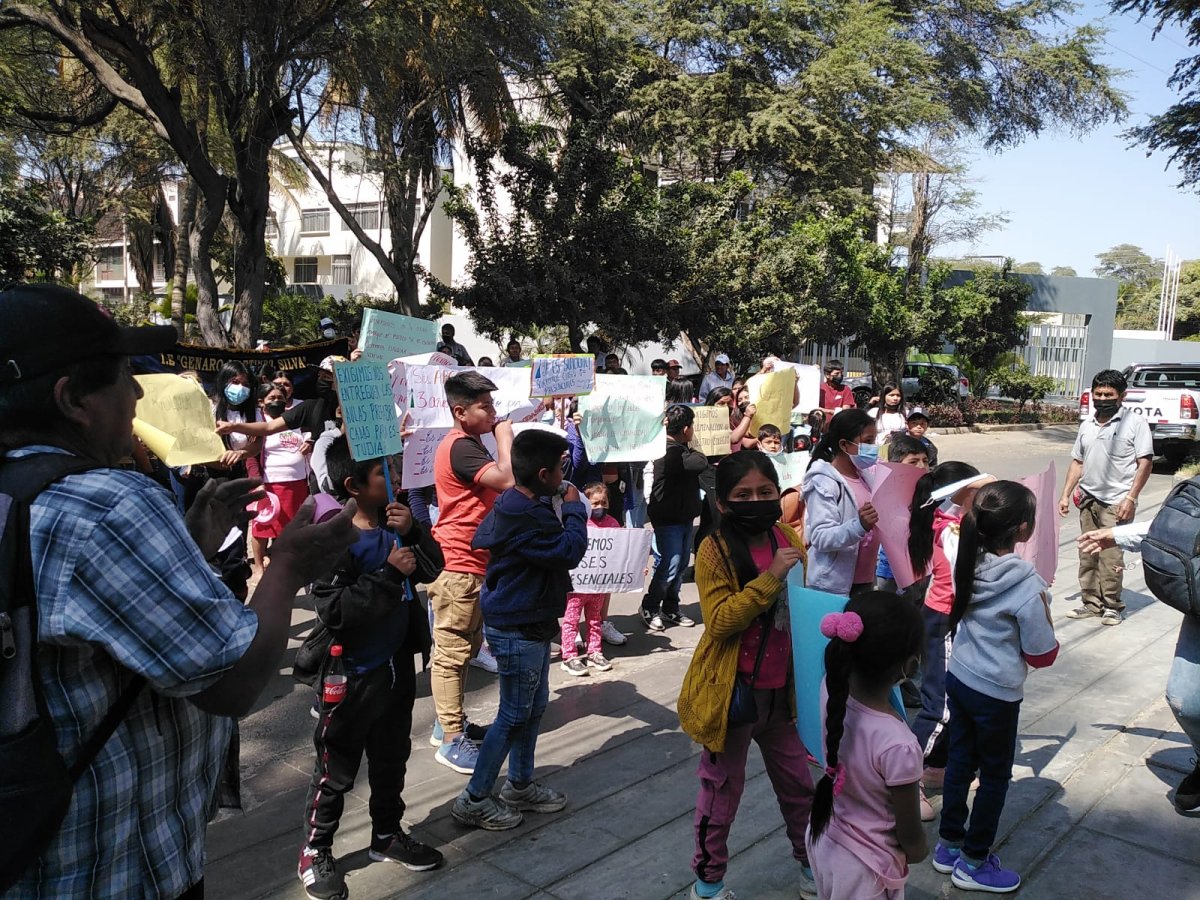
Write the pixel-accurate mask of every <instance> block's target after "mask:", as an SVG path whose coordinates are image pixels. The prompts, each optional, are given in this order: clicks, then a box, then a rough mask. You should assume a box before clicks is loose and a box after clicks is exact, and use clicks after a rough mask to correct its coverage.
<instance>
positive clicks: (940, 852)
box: [929, 841, 962, 875]
mask: <svg viewBox="0 0 1200 900" xmlns="http://www.w3.org/2000/svg"><path fill="white" fill-rule="evenodd" d="M961 852H962V851H961V850H960V849H959V848H958V847H947V846H946V845H945V844H943V843H942V842H941V841H938V842H937V846H936V847H934V848H933V856H931V857H929V861H930V862H931V863H933V867H934V868H935V869H937V870H938V871H939V872H941V873H942V874H943V875H949V874H950V873H951V872H953V871H954V867H955V866H956V865H958V855H959V853H961Z"/></svg>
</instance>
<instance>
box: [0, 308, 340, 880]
mask: <svg viewBox="0 0 1200 900" xmlns="http://www.w3.org/2000/svg"><path fill="white" fill-rule="evenodd" d="M175 341H176V334H175V331H174V329H173V328H170V327H169V326H163V327H160V328H121V327H118V326H117V325H116V323H115V322H113V320H112V319H111V318H110V317H108V316H107V314H105V313H103V312H102V311H101V310H100V308H99V307H98V306H97V305H96V304H95V303H93V302H92V301H91V300H88V299H87V298H86V297H83V296H81V295H79V294H76V293H75V292H74V291H71V290H68V289H66V288H62V287H57V286H53V285H19V286H16V287H12V288H9V289H7V290H5V291H3V292H0V441H2V445H3V450H4V452H5V456H4V459H3V462H2V463H0V487H2V488H3V489H4V490H6V491H11V490H14V489H15V488H16V487H17V486H18V485H22V484H27V482H26V481H23V480H22V479H27V478H28V477H29V475H28V474H23V473H28V471H29V470H28V468H27V467H29V466H32V465H37V464H38V463H40V462H42V461H44V460H45V459H46V457H47V456H54V455H67V456H74V457H77V458H78V460H79V462H80V463H81V464H84V465H91V466H94V468H92V469H90V470H88V471H83V472H77V473H76V474H68V475H66V476H64V477H61V478H59V479H58V481H57V482H56V483H54V484H53V485H52V486H51V487H49V488H47V489H46V490H44V491H42V493H40V494H39V495H37V496H36V497H35V498H33V499H32V501H31V521H30V526H29V530H30V553H31V556H32V564H33V570H34V571H35V572H37V573H38V578H37V638H38V651H37V652H38V657H39V663H40V664H39V665H38V666H37V667H36V671H37V673H38V677H39V678H40V680H41V688H42V691H43V693H44V697H45V703H46V711H47V714H48V716H49V718H50V720H51V722H52V724H53V728H54V733H55V734H56V735H57V743H58V751H59V752H60V753H61V754H62V755H63V756H64V757H65V759H66V760H68V761H70V760H73V759H75V758H76V757H77V756H78V754H79V750H80V744H81V742H82V741H83V740H84V738H83V737H82V736H87V735H91V734H93V733H95V731H96V729H97V726H98V725H99V723H100V721H101V720H102V719H103V718H104V717H105V716H106V714H107V713H108V712H109V710H110V709H111V708H113V706H114V705H115V704H116V703H117V702H118V701H119V699H121V698H122V697H125V696H126V691H127V690H130V685H131V682H132V683H134V684H138V685H140V684H142V682H141V680H140V678H144V679H145V687H144V688H142V689H140V691H138V692H137V693H136V694H135V695H133V696H134V699H133V700H132V705H131V706H130V708H129V710H128V712H127V713H126V714H125V716H124V719H123V721H122V722H121V724H120V727H119V728H118V729H117V730H116V732H115V733H114V734H113V735H112V736H111V737H110V738H109V739H108V740H107V741H106V742H105V744H104V745H103V746H102V747H101V748H100V750H99V752H98V754H97V755H96V757H95V758H94V760H93V761H92V762H91V764H90V765H88V766H87V768H86V770H85V771H84V774H83V776H82V777H81V778H80V779H79V780H78V781H77V782H76V784H75V787H74V793H73V795H72V797H71V802H70V806H69V807H68V809H67V811H66V815H65V818H64V819H63V821H62V824H61V827H60V829H59V831H58V833H57V835H56V836H55V837H54V838H53V839H52V840H51V842H50V844H49V846H48V847H47V848H46V850H45V851H44V852H43V853H42V855H41V856H40V857H38V858H37V859H30V860H29V864H30V868H29V870H28V871H27V872H26V873H25V875H24V876H23V877H22V879H21V880H20V881H18V882H17V884H16V885H14V886H13V887H12V888H11V889H10V891H9V893H8V894H7V895H6V896H10V897H14V898H26V897H30V898H32V897H54V898H56V900H76V898H77V900H90V898H96V897H128V896H151V897H165V898H187V900H193V898H199V897H201V896H202V894H203V878H204V855H205V847H204V844H205V840H204V836H205V821H206V818H207V814H208V808H209V804H210V802H211V800H212V797H213V793H214V790H215V786H216V781H217V776H218V774H219V772H220V769H221V765H222V762H223V760H224V758H225V752H226V747H227V745H228V742H229V733H230V725H231V721H230V718H229V717H236V716H241V715H244V714H245V713H246V712H247V711H249V709H250V707H251V705H252V704H253V703H254V701H255V700H256V698H257V697H258V695H259V694H260V693H261V691H262V690H263V688H264V687H265V686H266V685H267V683H268V682H269V681H270V680H271V679H272V678H274V677H275V676H276V674H277V672H278V670H279V665H280V658H281V656H282V653H283V650H284V648H285V646H286V644H287V639H288V636H289V632H290V630H291V622H292V605H293V600H294V597H295V595H296V593H297V592H298V591H299V590H300V588H301V587H302V586H303V585H304V584H307V583H308V582H310V581H312V580H314V579H315V578H317V577H319V576H320V575H322V574H323V573H324V572H325V571H327V570H328V568H329V566H330V565H331V564H332V563H333V562H334V561H335V560H336V558H337V557H338V556H340V555H341V553H342V552H343V551H344V550H345V548H346V547H347V546H348V545H349V543H350V541H351V540H352V539H353V533H354V529H353V526H352V525H351V524H350V517H349V515H348V514H347V515H342V516H338V517H336V518H334V519H333V520H331V521H329V522H326V523H324V524H321V525H310V524H309V520H310V518H311V511H310V510H309V509H305V510H303V511H302V512H301V514H300V515H299V516H297V519H296V521H294V522H293V524H292V526H291V527H290V528H288V529H287V530H286V531H285V532H284V534H283V536H282V537H281V538H280V540H279V542H278V544H277V546H276V554H275V565H273V566H272V567H271V569H270V571H269V572H268V573H267V574H266V575H264V577H263V580H262V581H261V582H260V583H259V585H258V588H257V590H256V591H255V593H254V596H253V598H252V599H251V601H250V604H249V606H243V605H242V604H241V603H240V602H239V601H238V600H237V599H236V598H235V597H234V596H233V595H232V594H231V593H230V592H229V589H228V588H226V587H225V586H224V585H223V584H221V582H220V581H219V580H218V579H217V577H216V576H215V574H214V573H213V571H212V570H211V569H210V568H209V566H208V564H207V563H206V558H207V557H210V556H212V555H213V554H214V553H215V552H216V550H217V548H218V547H219V546H220V544H221V542H222V540H223V539H224V537H225V535H226V534H227V533H228V531H229V529H230V528H231V527H232V525H233V523H234V521H235V520H236V516H237V515H238V513H240V511H241V508H243V507H244V506H245V504H246V502H247V500H248V499H251V498H249V497H247V493H246V492H247V491H248V490H250V489H252V488H253V482H247V481H240V482H231V483H229V484H226V485H220V484H217V483H215V482H214V483H213V484H212V486H211V487H206V488H205V490H204V491H202V492H201V493H200V495H199V497H198V498H197V502H196V503H195V504H194V505H193V507H192V509H191V511H190V512H189V516H188V523H187V524H186V525H185V522H184V519H183V518H182V517H181V516H180V514H179V512H178V511H177V509H176V507H175V506H174V504H173V503H172V501H171V498H170V497H169V495H168V494H167V493H165V492H164V491H163V490H162V489H161V488H160V487H159V486H158V485H157V484H155V483H154V482H152V481H150V480H149V479H147V478H146V477H144V476H142V475H139V474H137V473H134V472H130V471H125V470H121V469H118V468H116V467H117V466H118V464H119V463H120V462H121V461H122V460H123V459H124V458H126V457H128V456H129V454H130V451H131V448H132V420H133V412H134V407H135V405H136V403H137V401H138V399H139V398H140V397H141V395H142V391H141V389H140V387H139V386H138V384H137V382H136V381H134V379H133V377H132V374H131V372H130V370H129V365H128V358H129V357H130V356H136V355H143V354H151V353H160V352H167V351H169V350H170V349H171V348H172V347H173V346H174V345H175ZM35 461H36V462H35ZM189 532H190V534H189ZM192 535H194V536H195V537H196V539H197V540H196V541H194V540H193V537H192ZM132 538H136V539H132ZM181 638H186V639H181ZM139 676H140V678H139ZM135 690H136V689H135ZM10 774H11V773H10Z"/></svg>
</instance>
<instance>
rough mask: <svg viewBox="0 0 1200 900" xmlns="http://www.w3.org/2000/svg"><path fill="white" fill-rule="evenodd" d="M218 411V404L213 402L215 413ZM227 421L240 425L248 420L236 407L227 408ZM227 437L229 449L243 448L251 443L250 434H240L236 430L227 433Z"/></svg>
mask: <svg viewBox="0 0 1200 900" xmlns="http://www.w3.org/2000/svg"><path fill="white" fill-rule="evenodd" d="M216 412H217V404H215V403H214V404H213V414H214V415H215V414H216ZM225 421H226V422H236V423H237V424H239V425H240V424H242V423H243V422H245V421H246V417H245V416H243V415H242V414H241V413H240V412H238V411H237V410H236V409H227V410H226V411H225ZM226 437H227V438H228V439H229V449H230V450H241V449H242V448H244V447H245V446H246V444H248V443H250V436H249V435H247V434H238V433H237V432H236V431H235V432H233V433H232V434H228V435H226Z"/></svg>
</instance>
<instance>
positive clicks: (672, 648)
mask: <svg viewBox="0 0 1200 900" xmlns="http://www.w3.org/2000/svg"><path fill="white" fill-rule="evenodd" d="M1071 434H1072V433H1071V432H1070V430H1063V431H1062V432H1061V433H1057V434H1054V433H1048V432H1038V433H1036V435H1035V436H1033V437H1030V436H1027V435H987V436H983V435H963V436H948V437H944V438H941V439H936V440H937V441H938V446H939V449H940V450H941V456H942V458H943V459H952V458H969V459H972V460H973V461H975V462H976V464H977V465H979V466H980V467H981V468H989V469H990V470H991V471H992V472H994V473H995V474H997V475H999V476H1001V477H1004V476H1008V475H1015V474H1019V473H1025V472H1030V471H1033V470H1034V468H1035V466H1037V465H1041V466H1044V464H1045V462H1044V460H1045V459H1048V458H1050V457H1052V456H1057V457H1058V458H1059V459H1060V460H1062V459H1063V458H1064V456H1065V453H1066V452H1067V450H1069V441H1070V437H1071ZM1064 446H1065V448H1066V449H1064ZM1062 468H1063V467H1062V466H1060V471H1061V469H1062ZM1060 477H1061V474H1060ZM1169 486H1170V478H1169V477H1166V476H1165V475H1156V476H1155V477H1154V479H1153V481H1152V483H1151V487H1150V488H1149V489H1148V491H1147V494H1146V502H1144V503H1143V511H1142V516H1143V517H1144V516H1148V515H1150V514H1152V512H1153V507H1154V506H1155V505H1157V503H1158V502H1159V501H1160V500H1161V498H1162V497H1163V496H1164V495H1165V493H1166V491H1167V489H1169ZM1077 532H1078V529H1077V526H1076V525H1075V518H1074V517H1071V518H1069V519H1068V520H1067V521H1066V523H1065V524H1064V527H1063V534H1062V553H1061V560H1060V567H1059V577H1058V581H1057V583H1058V584H1059V585H1060V586H1063V587H1061V588H1059V589H1057V590H1055V592H1054V594H1055V602H1054V612H1055V616H1056V624H1057V627H1058V631H1059V637H1060V641H1061V643H1062V648H1063V649H1062V653H1061V655H1060V657H1059V660H1058V662H1057V663H1056V664H1055V665H1054V666H1053V667H1052V668H1051V669H1048V670H1045V671H1042V672H1035V673H1033V674H1032V675H1031V676H1030V679H1029V683H1028V685H1027V690H1026V701H1025V704H1024V707H1023V714H1022V722H1021V740H1020V746H1019V748H1018V754H1017V769H1016V773H1015V780H1014V782H1013V785H1012V789H1011V790H1010V792H1009V799H1008V803H1007V805H1006V808H1005V814H1004V818H1003V820H1002V823H1001V843H1000V845H999V847H998V851H999V852H1000V854H1001V855H1002V857H1003V859H1004V861H1005V863H1006V864H1007V865H1012V866H1014V867H1015V868H1017V869H1018V870H1019V871H1021V872H1022V873H1023V874H1024V875H1025V879H1026V883H1025V886H1024V887H1023V888H1022V889H1021V891H1020V893H1019V894H1017V895H1016V896H1019V897H1024V898H1027V900H1032V898H1038V900H1042V898H1045V900H1049V898H1079V900H1083V898H1117V897H1121V898H1126V897H1129V898H1132V897H1155V898H1158V897H1163V898H1181V900H1185V898H1200V821H1197V820H1196V819H1193V818H1188V817H1184V816H1181V815H1179V814H1178V813H1176V812H1175V810H1174V808H1173V806H1172V805H1171V802H1170V796H1171V792H1172V790H1173V787H1174V785H1175V783H1177V782H1178V781H1179V779H1180V778H1181V777H1182V776H1183V774H1184V773H1185V772H1186V771H1190V769H1191V765H1190V759H1191V751H1190V748H1189V747H1187V745H1186V744H1185V743H1184V741H1183V736H1182V734H1181V733H1180V732H1179V731H1178V728H1177V726H1176V723H1175V721H1174V719H1173V718H1172V716H1171V714H1170V711H1169V710H1168V709H1167V707H1166V704H1165V702H1164V700H1163V699H1162V694H1163V687H1164V685H1165V683H1166V678H1167V671H1168V668H1169V666H1170V661H1171V656H1172V651H1173V648H1174V635H1175V633H1176V631H1177V629H1178V625H1179V615H1178V614H1177V613H1175V612H1174V611H1173V610H1171V609H1169V608H1168V607H1166V606H1163V605H1162V604H1160V603H1157V602H1156V601H1154V600H1153V598H1152V597H1150V595H1149V594H1147V593H1146V592H1145V588H1144V581H1143V579H1142V577H1141V571H1140V568H1133V569H1132V570H1131V571H1130V572H1129V573H1128V574H1127V578H1126V588H1127V600H1129V602H1130V613H1129V615H1128V618H1127V619H1126V621H1125V622H1124V623H1123V624H1122V625H1121V626H1119V627H1116V628H1105V627H1102V626H1100V625H1098V624H1097V623H1095V622H1090V621H1086V620H1085V621H1076V620H1070V619H1066V618H1065V612H1066V611H1067V610H1068V609H1070V608H1071V606H1073V605H1074V603H1073V602H1072V601H1073V592H1074V586H1075V584H1076V579H1075V567H1076V561H1077V557H1076V555H1075V551H1074V537H1075V535H1076V534H1077ZM695 597H696V595H695V588H694V586H692V585H689V586H688V587H687V592H686V593H685V598H684V600H685V604H695ZM637 599H638V598H636V597H633V596H628V595H620V596H618V597H616V598H614V601H613V611H614V617H615V620H616V621H617V622H618V624H619V625H620V626H621V627H622V628H623V629H624V630H626V631H627V632H629V633H630V634H631V637H630V641H629V644H628V645H627V646H626V647H623V648H611V655H612V657H613V658H614V662H615V667H614V669H613V671H612V672H609V673H605V674H599V675H592V676H591V677H589V678H582V679H576V678H571V677H570V676H568V675H566V674H565V673H564V672H562V671H561V670H559V669H558V667H557V664H555V665H554V667H553V668H552V670H551V671H552V674H551V702H550V707H549V709H548V710H547V715H546V718H545V719H544V721H543V732H542V736H541V738H540V740H539V744H538V772H539V777H540V778H542V779H544V780H545V781H547V782H548V783H549V784H551V785H553V786H555V787H556V788H558V789H560V790H563V791H565V792H566V793H567V794H568V795H569V797H570V805H569V806H568V808H567V810H566V811H565V812H563V813H561V814H558V815H550V816H538V815H536V814H531V815H529V816H528V817H527V820H526V822H525V824H523V825H522V826H521V827H520V828H518V829H516V830H514V831H510V832H504V833H500V834H494V833H487V832H479V831H471V830H467V829H464V828H461V827H459V826H458V825H457V824H456V823H455V822H454V821H453V820H452V819H451V818H450V816H449V809H450V804H451V803H452V801H453V799H454V797H455V796H456V795H457V793H458V792H459V791H460V790H461V789H462V787H463V785H464V784H465V779H464V778H463V777H462V776H459V775H456V774H454V773H453V772H451V771H450V770H448V769H445V768H443V767H442V766H439V765H437V764H436V763H435V762H434V761H433V750H432V748H430V747H429V746H428V744H427V738H428V735H429V730H430V728H431V727H432V724H433V710H432V703H431V701H430V699H429V696H428V677H427V675H422V676H420V677H419V682H418V684H419V694H420V697H419V699H418V702H417V708H416V711H415V715H414V721H415V730H414V736H413V751H412V759H411V761H410V765H409V779H408V786H407V788H406V790H405V800H406V802H407V803H408V812H407V815H406V817H405V818H406V823H407V824H409V825H411V826H412V828H413V830H414V833H415V835H416V836H417V837H419V838H420V839H421V840H424V841H427V842H429V843H432V844H434V845H436V846H438V847H439V848H441V849H442V850H443V852H444V853H445V854H446V859H447V864H446V867H445V868H443V869H442V870H440V871H437V872H431V873H412V872H409V871H408V870H406V869H404V868H402V867H400V866H395V865H389V864H386V863H377V864H368V863H367V858H366V846H367V844H368V841H369V822H368V819H367V813H366V798H367V786H366V777H365V775H366V773H365V764H364V770H363V772H362V773H361V774H360V778H359V783H358V785H357V786H356V789H355V792H354V794H353V796H351V797H349V798H348V802H347V808H346V814H345V817H344V818H343V822H342V829H341V831H339V833H338V836H337V839H336V842H335V847H334V849H335V852H336V853H337V854H338V856H339V858H340V865H341V866H342V867H343V869H344V870H345V871H348V873H349V874H348V883H349V886H350V892H351V896H352V897H354V898H362V900H366V898H393V897H396V898H399V897H404V898H424V897H431V898H432V897H446V896H468V897H497V898H506V900H507V898H523V897H534V898H542V900H547V898H577V897H579V898H588V900H603V898H610V897H611V898H618V897H634V898H668V897H674V896H686V891H687V888H688V886H689V884H690V883H691V880H692V876H691V873H690V872H689V869H688V866H689V862H690V859H691V854H692V830H691V822H692V813H693V804H694V800H695V792H696V787H697V781H696V777H695V767H696V760H695V756H696V753H697V747H696V746H695V745H693V744H692V743H691V741H690V740H689V739H688V738H687V737H686V736H684V735H683V734H682V733H681V732H680V731H679V728H678V719H677V717H676V714H675V700H676V696H677V694H678V690H679V684H680V681H681V679H682V677H683V673H684V671H685V670H686V668H687V664H688V660H689V658H690V655H691V651H692V648H693V647H694V646H695V642H696V640H697V638H698V637H699V634H700V629H699V628H695V629H683V628H675V629H671V630H670V631H668V632H667V633H666V634H662V635H652V634H647V633H646V632H645V630H644V628H642V627H641V625H640V623H639V622H638V620H637V618H636V615H635V610H636V606H637ZM688 611H689V612H690V613H691V614H692V615H693V616H695V617H697V618H698V617H699V609H698V606H695V605H693V606H692V609H690V610H688ZM310 620H311V613H309V612H306V611H303V610H300V611H298V612H297V615H296V619H295V622H296V629H295V635H296V636H297V637H299V636H301V635H302V634H303V633H304V630H305V629H306V628H307V623H308V622H309V621H310ZM607 649H608V648H606V650H607ZM469 689H470V693H469V697H468V706H469V711H470V713H471V716H472V718H473V719H474V720H476V721H481V722H486V721H490V719H491V716H492V714H493V713H494V711H495V704H496V690H495V683H494V679H493V678H492V676H488V675H486V674H484V673H482V672H479V671H476V670H472V672H471V678H470V682H469ZM309 703H310V695H309V694H308V693H307V692H306V691H303V690H301V689H299V688H294V689H293V687H292V686H291V684H290V682H289V681H288V680H287V679H285V678H282V677H281V678H280V680H279V681H278V683H277V691H276V698H275V699H274V702H272V703H270V704H269V705H266V706H265V707H264V708H263V709H261V710H259V711H258V712H256V713H255V714H253V715H251V716H250V717H248V718H247V719H246V720H244V721H243V723H242V757H243V767H244V770H243V792H244V799H245V805H246V810H247V812H246V815H245V816H236V817H232V818H229V819H226V820H224V821H221V822H218V823H217V824H215V825H214V826H213V827H212V828H211V829H210V831H209V848H210V860H209V866H208V870H207V873H206V888H207V891H208V895H209V896H212V897H236V898H255V897H280V898H302V897H304V891H303V889H302V887H301V885H300V883H299V882H298V880H297V879H296V876H295V865H296V855H297V852H298V847H299V842H300V840H301V830H300V823H301V815H302V807H303V802H304V793H305V789H306V785H307V782H308V776H309V772H310V770H311V766H312V747H311V743H310V741H311V732H312V722H313V720H312V719H311V718H310V717H309V715H308V706H309ZM933 800H934V804H935V806H936V805H937V804H938V803H939V802H940V800H939V799H938V798H936V797H935V798H933ZM936 824H937V823H936V822H934V823H930V826H929V833H930V837H931V841H932V840H933V839H934V838H935V836H936ZM730 849H731V852H732V853H733V854H734V855H733V858H732V860H731V862H730V867H729V874H728V876H727V879H726V880H727V883H728V884H729V885H730V886H731V887H733V888H734V889H735V890H736V891H737V892H738V896H739V897H741V898H776V897H779V898H785V897H786V898H792V897H795V896H796V890H795V885H794V881H793V879H794V874H795V868H794V867H795V863H794V862H793V861H792V858H791V852H790V848H789V846H788V842H787V839H786V837H785V835H784V833H783V824H782V820H781V818H780V815H779V811H778V807H777V806H776V804H775V800H774V797H773V795H772V792H771V787H770V784H769V782H768V781H767V778H766V776H765V774H764V772H763V767H762V762H761V759H760V758H759V757H758V755H757V754H756V753H752V754H751V760H750V764H749V772H748V780H747V785H746V793H745V796H744V798H743V800H742V807H741V811H740V813H739V815H738V819H737V823H736V824H735V826H734V828H733V833H732V840H731V848H730ZM960 895H961V896H963V897H965V896H967V895H966V894H964V893H962V892H959V891H958V890H957V889H955V888H953V887H951V886H950V884H949V879H948V877H946V876H941V875H938V874H937V873H936V872H934V871H933V869H932V868H931V867H930V866H929V865H928V863H923V864H920V865H918V866H915V867H914V868H913V871H912V875H911V877H910V879H909V883H908V891H907V896H908V897H910V898H919V900H923V898H932V897H950V896H960Z"/></svg>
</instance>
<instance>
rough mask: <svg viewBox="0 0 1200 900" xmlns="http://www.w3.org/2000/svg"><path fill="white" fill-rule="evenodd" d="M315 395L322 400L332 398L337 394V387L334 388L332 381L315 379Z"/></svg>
mask: <svg viewBox="0 0 1200 900" xmlns="http://www.w3.org/2000/svg"><path fill="white" fill-rule="evenodd" d="M317 396H318V397H320V398H321V399H322V400H332V399H333V398H335V397H336V396H337V389H336V388H334V386H333V382H332V381H325V380H324V379H320V378H318V379H317Z"/></svg>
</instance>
